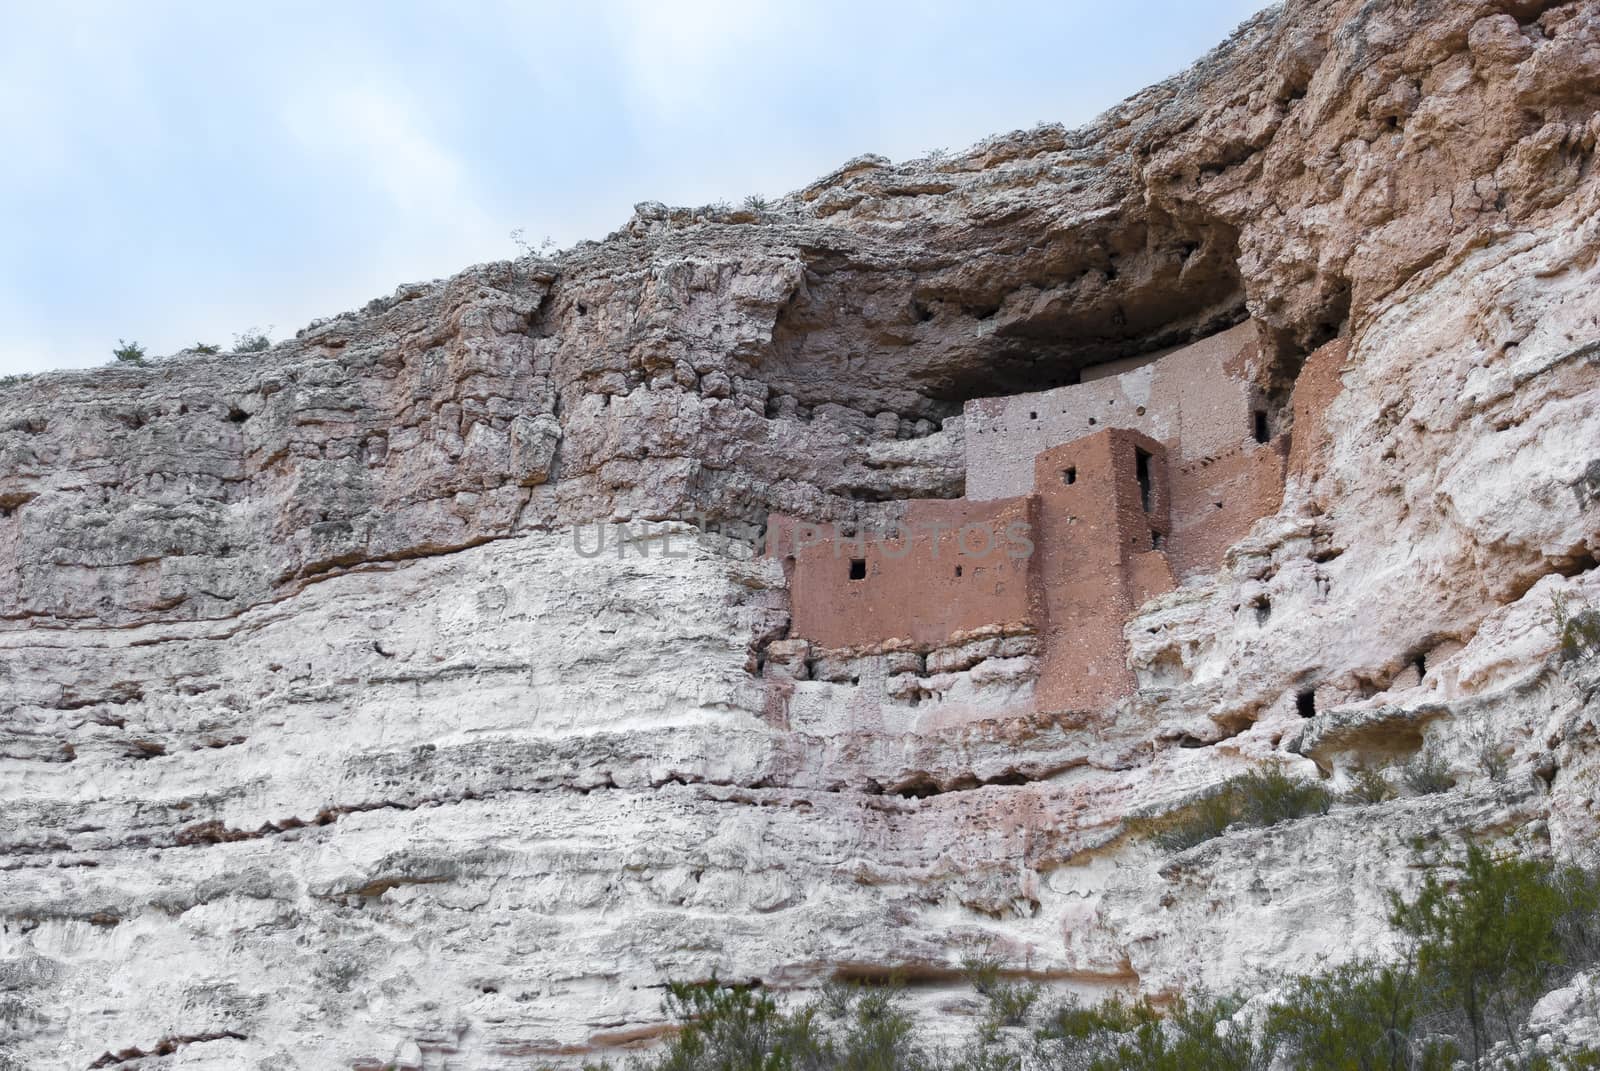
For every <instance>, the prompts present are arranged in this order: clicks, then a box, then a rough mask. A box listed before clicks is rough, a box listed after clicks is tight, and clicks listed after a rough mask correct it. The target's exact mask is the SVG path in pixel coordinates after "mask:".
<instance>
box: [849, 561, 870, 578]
mask: <svg viewBox="0 0 1600 1071" xmlns="http://www.w3.org/2000/svg"><path fill="white" fill-rule="evenodd" d="M866 578H867V559H865V558H851V559H850V579H851V580H865V579H866Z"/></svg>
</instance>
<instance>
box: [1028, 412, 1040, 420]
mask: <svg viewBox="0 0 1600 1071" xmlns="http://www.w3.org/2000/svg"><path fill="white" fill-rule="evenodd" d="M1028 419H1029V420H1038V419H1039V414H1038V413H1029V414H1028Z"/></svg>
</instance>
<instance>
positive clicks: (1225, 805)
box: [1143, 766, 1333, 852]
mask: <svg viewBox="0 0 1600 1071" xmlns="http://www.w3.org/2000/svg"><path fill="white" fill-rule="evenodd" d="M1332 805H1333V797H1332V796H1331V795H1330V794H1329V793H1328V790H1327V789H1325V788H1323V787H1322V786H1321V785H1318V784H1316V783H1314V782H1310V781H1301V780H1297V779H1296V778H1293V777H1290V776H1289V775H1288V774H1286V773H1284V772H1283V770H1282V769H1281V768H1280V767H1277V766H1273V767H1270V768H1268V769H1265V770H1252V771H1250V772H1249V773H1247V774H1242V775H1240V776H1238V777H1235V778H1233V779H1232V780H1230V781H1226V782H1224V783H1223V784H1221V785H1219V786H1218V787H1217V788H1216V789H1214V790H1212V791H1211V792H1209V793H1207V794H1206V795H1204V796H1202V797H1201V798H1200V799H1198V800H1195V801H1194V802H1193V803H1191V804H1189V805H1188V806H1186V807H1184V808H1182V809H1181V810H1179V811H1178V812H1176V813H1175V814H1173V815H1169V816H1165V817H1163V818H1158V819H1155V820H1153V821H1150V820H1146V822H1144V823H1143V826H1144V828H1145V829H1147V830H1148V831H1149V833H1150V835H1151V836H1152V838H1153V839H1154V840H1155V842H1156V843H1157V844H1158V845H1160V846H1161V847H1162V848H1164V849H1166V850H1167V851H1173V852H1178V851H1184V850H1185V849H1188V848H1193V847H1194V846H1195V845H1197V844H1203V843H1205V842H1206V841H1208V840H1211V839H1212V838H1214V837H1219V836H1221V835H1222V834H1223V833H1225V832H1227V831H1228V830H1229V829H1231V828H1233V827H1234V826H1242V827H1253V828H1258V829H1259V828H1265V827H1267V826H1275V825H1277V824H1278V823H1279V822H1288V821H1292V820H1294V819H1296V818H1304V817H1306V816H1307V815H1313V814H1327V813H1328V808H1329V807H1331V806H1332Z"/></svg>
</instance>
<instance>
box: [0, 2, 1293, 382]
mask: <svg viewBox="0 0 1600 1071" xmlns="http://www.w3.org/2000/svg"><path fill="white" fill-rule="evenodd" d="M1263 6H1265V3H1264V2H1263V0H1208V2H1206V3H1198V4H1197V3H1194V2H1193V0H1122V2H1121V3H1116V4H1110V3H1106V2H1105V0H1036V2H1013V0H986V2H981V3H975V2H972V0H949V2H945V0H920V2H916V3H911V2H905V3H900V2H884V3H872V2H870V0H854V2H843V0H811V2H808V3H804V4H800V3H794V2H792V0H789V2H784V3H778V2H771V3H768V2H767V0H589V2H588V3H586V4H585V3H574V2H565V3H543V2H534V0H525V2H522V3H509V2H505V3H502V2H496V0H455V2H452V3H442V2H441V3H419V2H409V0H391V2H388V3H383V4H379V3H375V2H374V3H363V2H352V3H339V4H329V3H325V2H317V3H303V4H302V3H275V4H254V5H249V6H245V5H232V4H218V3H215V2H211V0H207V2H203V3H202V2H198V0H196V2H192V3H165V2H162V0H141V2H139V3H128V2H121V3H107V4H104V5H96V4H92V3H88V2H77V3H71V4H35V3H26V2H25V0H0V11H3V12H4V14H5V23H6V33H5V35H4V37H3V38H0V145H3V146H4V153H3V155H0V205H3V208H0V374H5V373H11V372H22V371H34V370H40V369H46V368H61V367H70V366H82V365H91V364H101V363H104V362H105V361H106V360H107V359H108V358H109V356H110V351H111V348H112V346H114V345H115V343H116V341H117V340H118V339H119V338H126V339H130V340H138V341H140V342H142V343H143V344H144V345H145V346H146V347H147V348H148V349H149V351H150V352H151V353H152V354H165V353H170V352H173V351H175V350H177V349H180V348H182V347H183V346H185V345H187V344H189V343H192V342H196V341H203V342H216V343H222V344H228V343H230V342H231V341H232V339H233V337H234V336H235V335H236V334H239V333H241V332H244V331H246V330H247V329H250V328H261V329H267V328H269V327H270V329H271V333H272V336H273V337H274V338H281V337H283V336H285V335H290V334H293V332H294V331H295V330H296V329H297V328H299V327H301V326H303V325H304V324H305V323H306V322H307V321H308V320H310V319H312V318H314V317H317V316H324V315H329V314H332V313H335V312H339V311H341V310H343V309H347V308H353V307H356V306H358V305H360V304H363V303H364V302H365V301H367V300H368V299H369V298H372V297H375V296H377V295H379V294H386V293H389V292H390V291H392V290H393V289H394V288H395V286H396V285H397V284H399V283H402V282H405V281H409V280H417V279H431V278H435V277H439V276H444V275H448V274H450V273H452V272H454V271H456V270H458V269H459V268H461V267H464V266H465V265H467V264H471V263H474V262H477V261H484V260H497V259H502V258H505V257H508V256H511V255H513V254H514V253H515V252H516V247H515V246H514V244H513V243H512V241H511V239H510V238H509V232H510V231H511V230H512V229H513V228H522V229H523V230H524V232H525V233H526V234H527V235H528V237H529V238H531V239H534V240H538V239H542V238H544V237H546V236H548V237H549V238H551V239H552V240H554V241H555V243H556V244H558V245H562V246H565V245H569V244H571V243H572V242H575V241H577V240H579V239H582V238H601V237H603V236H604V235H605V234H606V233H608V232H609V231H611V230H614V229H615V228H616V227H618V226H619V225H621V224H622V223H623V222H624V221H625V220H626V219H627V217H628V215H629V213H630V211H631V209H632V205H633V204H634V203H635V202H637V201H643V200H659V201H666V202H668V203H671V204H703V203H706V202H709V201H715V200H719V199H727V200H729V201H735V202H736V201H738V200H740V199H742V198H743V197H744V196H745V195H747V194H750V193H762V194H766V195H768V196H772V195H777V194H781V193H785V192H788V191H789V190H792V189H795V188H797V187H799V186H802V185H804V184H805V183H806V182H808V181H810V180H811V179H812V178H815V177H817V176H819V175H821V174H823V173H825V172H827V171H829V170H831V169H832V168H833V167H835V166H836V165H838V164H839V163H841V162H843V161H844V160H846V159H848V158H849V157H851V156H855V155H858V154H860V153H864V152H876V153H882V154H883V155H885V156H888V157H891V158H893V159H897V160H898V159H905V158H908V157H913V156H919V155H921V154H922V153H923V152H925V151H926V150H928V149H931V148H936V147H937V148H949V149H957V148H961V147H963V146H965V145H968V144H971V143H972V142H974V141H976V140H978V139H979V138H981V137H983V136H985V135H987V134H990V133H994V132H999V131H1005V130H1011V129H1015V128H1018V127H1028V126H1032V125H1033V124H1035V123H1037V122H1039V121H1041V120H1048V121H1053V122H1064V123H1066V124H1068V125H1069V126H1071V125H1076V124H1079V123H1082V122H1085V121H1087V120H1089V119H1090V118H1092V117H1093V116H1094V115H1096V114H1097V113H1098V112H1100V111H1102V110H1103V109H1105V108H1106V107H1109V106H1110V105H1112V104H1114V103H1115V102H1116V101H1118V100H1120V99H1121V98H1123V97H1125V96H1127V95H1128V94H1129V93H1132V92H1134V91H1136V90H1138V89H1139V88H1141V87H1143V86H1145V85H1148V84H1150V83H1151V82H1154V81H1157V80H1159V79H1161V78H1164V77H1166V76H1167V75H1169V74H1172V73H1174V72H1176V71H1178V70H1180V69H1182V68H1183V67H1184V66H1186V65H1187V64H1188V63H1189V62H1190V61H1192V60H1193V59H1195V58H1197V57H1198V56H1199V55H1200V54H1201V53H1203V52H1204V51H1205V50H1206V49H1208V48H1209V47H1211V46H1212V45H1213V44H1216V43H1217V42H1220V41H1221V40H1222V39H1223V38H1224V37H1225V36H1227V34H1228V33H1229V32H1230V31H1231V30H1232V29H1233V28H1234V27H1235V26H1236V25H1237V24H1238V23H1239V22H1241V21H1242V20H1243V19H1245V18H1246V17H1248V16H1249V15H1250V14H1251V13H1252V12H1253V11H1255V10H1257V9H1259V8H1261V7H1263Z"/></svg>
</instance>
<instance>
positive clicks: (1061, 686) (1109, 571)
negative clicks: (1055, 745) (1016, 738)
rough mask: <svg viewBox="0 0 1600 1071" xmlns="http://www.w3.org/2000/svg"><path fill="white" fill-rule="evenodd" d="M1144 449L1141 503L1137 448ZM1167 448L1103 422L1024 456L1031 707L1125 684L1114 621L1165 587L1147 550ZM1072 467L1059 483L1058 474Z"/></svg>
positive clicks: (1100, 696) (1158, 559)
mask: <svg viewBox="0 0 1600 1071" xmlns="http://www.w3.org/2000/svg"><path fill="white" fill-rule="evenodd" d="M1140 450H1142V451H1144V452H1145V453H1146V454H1147V455H1148V456H1149V457H1150V462H1149V476H1150V492H1149V502H1148V505H1149V508H1148V509H1146V503H1145V501H1144V498H1145V496H1144V494H1143V493H1142V491H1141V487H1140V482H1139V480H1138V462H1137V456H1138V451H1140ZM1166 470H1167V451H1166V448H1165V447H1164V446H1163V445H1162V444H1161V443H1159V442H1157V441H1156V440H1155V439H1152V438H1150V437H1149V436H1147V435H1143V434H1140V433H1138V432H1133V431H1127V430H1108V431H1104V432H1101V433H1098V434H1095V435H1092V436H1089V437H1087V438H1082V439H1079V440H1077V441H1075V442H1071V443H1066V444H1063V445H1061V446H1058V447H1055V448H1053V449H1050V450H1046V451H1043V452H1041V453H1040V454H1039V456H1038V457H1037V458H1036V459H1035V462H1034V483H1035V486H1036V494H1037V499H1038V506H1037V510H1036V513H1037V516H1038V522H1039V538H1038V540H1037V542H1038V545H1039V549H1038V551H1037V553H1036V555H1035V559H1034V561H1035V574H1036V576H1037V578H1038V583H1039V586H1040V590H1041V592H1042V593H1043V600H1044V614H1043V620H1042V622H1041V631H1042V633H1043V644H1042V649H1043V656H1042V660H1041V663H1040V673H1039V680H1038V682H1037V684H1036V685H1035V692H1034V694H1035V696H1036V701H1037V703H1038V705H1039V708H1040V709H1041V710H1053V711H1054V710H1100V709H1104V708H1105V707H1107V706H1109V705H1110V704H1111V703H1112V702H1114V701H1115V700H1116V699H1118V698H1120V697H1122V696H1125V695H1128V694H1130V693H1131V692H1132V691H1133V687H1134V678H1133V674H1132V672H1131V671H1130V670H1129V669H1128V665H1127V650H1126V643H1125V641H1124V639H1123V635H1122V628H1123V625H1124V623H1125V622H1126V621H1127V619H1128V618H1129V616H1131V615H1132V613H1133V611H1134V610H1135V609H1136V608H1137V607H1138V605H1139V604H1140V603H1141V602H1143V601H1144V600H1145V599H1147V598H1149V597H1151V596H1153V595H1156V594H1159V593H1160V592H1162V591H1166V590H1169V589H1170V588H1171V587H1172V574H1171V571H1170V570H1169V569H1168V568H1167V564H1166V557H1165V555H1164V554H1163V553H1162V551H1160V550H1158V549H1156V543H1157V542H1161V543H1165V542H1166V541H1167V540H1168V539H1169V537H1170V534H1171V528H1170V523H1169V503H1170V500H1171V487H1170V485H1169V483H1168V480H1167V477H1166ZM1069 471H1070V472H1071V473H1072V480H1071V482H1070V483H1069V482H1068V480H1067V478H1065V476H1064V473H1067V472H1069Z"/></svg>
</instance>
